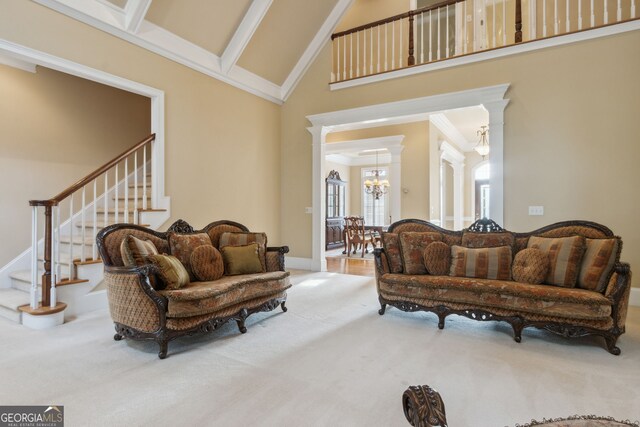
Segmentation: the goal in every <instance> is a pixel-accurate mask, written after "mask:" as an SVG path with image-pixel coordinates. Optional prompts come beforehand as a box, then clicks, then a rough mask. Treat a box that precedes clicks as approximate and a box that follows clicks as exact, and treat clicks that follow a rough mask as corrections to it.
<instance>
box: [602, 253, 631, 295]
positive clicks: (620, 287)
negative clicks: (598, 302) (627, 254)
mask: <svg viewBox="0 0 640 427" xmlns="http://www.w3.org/2000/svg"><path fill="white" fill-rule="evenodd" d="M613 271H614V272H615V273H616V274H614V276H612V277H611V280H610V281H609V284H608V286H607V290H606V292H605V294H604V296H606V297H607V298H611V300H612V301H613V303H614V304H615V305H617V304H618V303H619V302H620V299H621V298H622V297H623V295H624V294H625V291H626V289H627V288H628V287H629V286H631V266H630V265H629V263H626V262H619V263H617V264H616V265H615V266H614V269H613Z"/></svg>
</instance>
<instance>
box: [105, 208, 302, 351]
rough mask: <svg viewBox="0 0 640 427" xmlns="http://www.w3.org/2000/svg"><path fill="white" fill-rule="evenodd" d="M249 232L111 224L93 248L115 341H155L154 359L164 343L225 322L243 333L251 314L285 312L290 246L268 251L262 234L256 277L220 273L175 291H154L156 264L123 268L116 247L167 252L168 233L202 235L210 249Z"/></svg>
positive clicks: (223, 224)
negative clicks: (145, 245)
mask: <svg viewBox="0 0 640 427" xmlns="http://www.w3.org/2000/svg"><path fill="white" fill-rule="evenodd" d="M248 232H249V230H248V229H247V227H245V226H244V225H242V224H238V223H236V222H232V221H216V222H212V223H211V224H209V225H207V226H206V227H204V228H203V229H202V230H198V231H195V230H194V229H193V228H192V227H191V226H190V225H189V224H187V223H186V222H185V221H182V220H179V221H176V222H175V223H174V224H173V225H171V227H169V229H168V230H167V232H157V231H154V230H151V229H148V228H145V227H141V226H138V225H133V224H114V225H111V226H109V227H106V228H104V229H103V230H101V231H100V233H99V234H98V236H97V245H98V248H99V251H100V256H101V257H102V260H103V262H104V266H105V267H104V269H105V272H104V280H105V283H106V288H107V295H108V300H109V310H110V313H111V317H112V319H113V321H114V323H115V329H116V334H115V336H114V339H115V340H116V341H119V340H121V339H123V338H130V339H134V340H153V341H156V342H157V343H158V344H159V346H160V351H159V353H158V356H159V357H160V358H161V359H164V358H165V357H166V356H167V347H168V343H169V341H171V340H173V339H175V338H178V337H180V336H184V335H194V334H196V333H203V332H212V331H214V330H216V329H218V328H219V327H220V326H222V325H223V324H225V323H226V322H228V321H230V320H235V321H236V322H237V324H238V328H239V329H240V332H241V333H245V332H246V331H247V328H246V327H245V324H244V323H245V319H246V318H247V317H248V316H250V315H251V314H253V313H257V312H261V311H271V310H274V309H275V308H276V307H278V305H280V306H281V308H282V310H283V311H287V308H286V307H285V301H286V299H287V293H286V290H287V289H288V288H289V287H291V285H290V283H289V273H288V272H286V271H284V255H285V254H286V253H287V252H289V248H288V247H287V246H282V247H267V246H266V235H265V237H264V253H262V254H261V255H262V256H263V258H262V260H261V262H262V263H263V264H262V272H259V273H254V274H239V275H227V274H226V271H225V275H223V276H222V277H220V278H218V279H217V280H213V281H206V282H203V281H192V282H190V283H188V284H186V285H185V286H183V287H181V288H179V289H174V290H166V289H165V290H159V288H160V286H157V283H158V281H159V280H160V277H161V274H162V272H161V271H160V269H159V268H158V267H157V266H156V265H154V264H152V263H146V264H143V265H137V266H124V264H123V256H122V252H121V249H122V248H121V245H122V242H123V240H124V239H127V238H129V239H130V238H131V237H129V236H133V237H135V238H137V239H140V240H142V241H150V242H151V243H153V244H154V245H155V247H156V248H157V251H158V253H167V254H168V253H170V245H169V239H170V237H171V236H172V234H177V235H180V236H186V237H188V236H197V235H200V236H202V233H206V235H208V238H209V239H210V242H211V246H213V247H214V248H217V247H218V246H219V243H220V240H221V237H222V236H223V233H229V234H234V233H239V234H242V233H248ZM254 234H263V233H254ZM212 250H213V249H212ZM225 270H226V266H225Z"/></svg>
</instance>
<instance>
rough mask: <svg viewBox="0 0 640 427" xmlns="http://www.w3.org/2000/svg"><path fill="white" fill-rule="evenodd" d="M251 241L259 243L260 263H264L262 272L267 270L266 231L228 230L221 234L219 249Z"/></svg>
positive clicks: (246, 243)
mask: <svg viewBox="0 0 640 427" xmlns="http://www.w3.org/2000/svg"><path fill="white" fill-rule="evenodd" d="M250 243H256V244H257V245H258V256H259V259H260V264H261V265H262V272H263V273H264V272H266V271H267V261H266V252H267V235H266V234H265V233H250V232H228V231H226V232H224V233H222V234H221V235H220V241H219V243H218V249H219V250H220V251H222V248H224V247H225V246H246V245H248V244H250ZM227 274H228V273H227Z"/></svg>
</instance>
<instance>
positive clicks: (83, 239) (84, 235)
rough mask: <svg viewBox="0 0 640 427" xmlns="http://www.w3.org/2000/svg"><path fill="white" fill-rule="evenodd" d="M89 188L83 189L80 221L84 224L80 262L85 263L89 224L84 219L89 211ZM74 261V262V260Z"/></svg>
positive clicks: (82, 227)
mask: <svg viewBox="0 0 640 427" xmlns="http://www.w3.org/2000/svg"><path fill="white" fill-rule="evenodd" d="M86 190H87V187H86V186H85V187H82V206H81V207H80V221H81V223H82V226H81V227H80V230H81V238H82V244H81V245H80V248H81V249H80V251H81V252H80V261H82V262H85V260H86V259H85V256H84V242H85V240H86V238H87V234H86V233H87V224H86V221H85V218H84V216H85V215H84V213H85V211H86V210H87V205H86V193H87V191H86ZM72 261H73V260H72Z"/></svg>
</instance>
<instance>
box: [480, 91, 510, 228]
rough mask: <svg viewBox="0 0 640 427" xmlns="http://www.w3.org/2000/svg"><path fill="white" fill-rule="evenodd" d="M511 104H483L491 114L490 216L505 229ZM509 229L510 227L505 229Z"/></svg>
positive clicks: (497, 102) (502, 101)
mask: <svg viewBox="0 0 640 427" xmlns="http://www.w3.org/2000/svg"><path fill="white" fill-rule="evenodd" d="M508 103H509V100H508V99H503V100H500V101H492V102H485V103H483V106H484V108H485V109H486V110H487V111H488V112H489V147H491V151H490V152H489V165H490V167H491V174H490V176H489V185H490V187H491V194H490V196H489V214H490V216H491V219H492V220H494V221H495V222H497V223H498V224H499V225H500V226H502V227H505V222H504V219H505V218H504V204H503V200H504V171H503V161H504V109H505V108H506V107H507V104H508ZM505 228H508V225H507V226H506V227H505Z"/></svg>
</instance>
